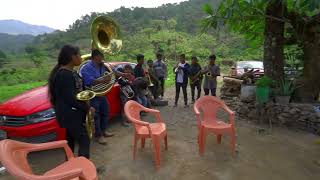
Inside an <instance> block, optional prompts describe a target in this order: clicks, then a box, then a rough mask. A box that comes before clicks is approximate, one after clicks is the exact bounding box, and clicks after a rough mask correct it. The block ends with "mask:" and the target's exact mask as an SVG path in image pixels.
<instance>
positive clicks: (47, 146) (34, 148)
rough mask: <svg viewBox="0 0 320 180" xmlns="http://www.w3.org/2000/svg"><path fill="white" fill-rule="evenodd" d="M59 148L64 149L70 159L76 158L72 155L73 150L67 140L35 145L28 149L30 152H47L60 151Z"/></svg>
mask: <svg viewBox="0 0 320 180" xmlns="http://www.w3.org/2000/svg"><path fill="white" fill-rule="evenodd" d="M58 148H64V150H65V152H66V155H67V157H68V159H70V158H74V154H73V153H72V151H71V149H70V148H69V146H68V143H67V141H66V140H61V141H54V142H48V143H40V144H33V145H32V146H31V147H30V149H28V151H29V152H34V151H45V150H50V149H58Z"/></svg>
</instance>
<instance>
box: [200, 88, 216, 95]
mask: <svg viewBox="0 0 320 180" xmlns="http://www.w3.org/2000/svg"><path fill="white" fill-rule="evenodd" d="M216 89H217V88H213V89H203V90H204V95H206V96H207V95H209V91H211V95H212V96H216Z"/></svg>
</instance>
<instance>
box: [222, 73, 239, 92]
mask: <svg viewBox="0 0 320 180" xmlns="http://www.w3.org/2000/svg"><path fill="white" fill-rule="evenodd" d="M242 83H243V80H240V79H237V78H233V77H223V85H222V87H221V90H220V93H221V96H239V95H240V91H241V84H242Z"/></svg>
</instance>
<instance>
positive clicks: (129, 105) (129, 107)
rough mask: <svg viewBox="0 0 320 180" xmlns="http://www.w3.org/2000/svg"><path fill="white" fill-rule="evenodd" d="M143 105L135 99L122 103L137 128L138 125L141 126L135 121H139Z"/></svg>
mask: <svg viewBox="0 0 320 180" xmlns="http://www.w3.org/2000/svg"><path fill="white" fill-rule="evenodd" d="M143 109H144V107H143V106H142V105H141V104H139V103H137V102H136V101H133V100H130V101H128V102H126V104H125V105H124V112H125V114H126V116H127V118H128V119H129V121H131V122H132V123H134V125H135V128H136V130H137V128H138V127H141V125H139V124H137V122H139V121H140V122H141V121H142V120H141V117H140V112H141V111H143Z"/></svg>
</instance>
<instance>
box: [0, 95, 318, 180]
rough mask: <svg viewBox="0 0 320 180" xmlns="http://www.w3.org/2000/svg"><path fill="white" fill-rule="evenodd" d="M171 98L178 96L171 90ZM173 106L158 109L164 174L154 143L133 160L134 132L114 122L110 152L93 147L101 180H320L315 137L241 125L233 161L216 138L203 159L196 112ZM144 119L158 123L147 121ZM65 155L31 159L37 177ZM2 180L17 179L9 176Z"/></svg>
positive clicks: (57, 153) (226, 146)
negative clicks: (164, 142) (164, 135)
mask: <svg viewBox="0 0 320 180" xmlns="http://www.w3.org/2000/svg"><path fill="white" fill-rule="evenodd" d="M166 94H170V95H173V94H174V90H173V89H169V90H168V91H167V92H166ZM167 99H168V100H169V102H170V103H169V106H167V107H160V108H158V109H159V110H160V111H161V115H162V116H163V118H164V119H165V121H166V124H167V128H168V142H169V149H168V151H165V150H164V147H163V146H162V161H161V163H162V164H161V168H160V170H158V171H157V170H156V169H155V166H154V163H153V153H152V146H151V141H150V140H148V141H146V147H145V149H143V150H141V149H140V150H139V151H138V153H137V159H136V160H135V161H133V160H132V142H133V128H132V127H129V128H126V127H122V126H121V125H120V123H118V122H114V123H112V125H111V129H112V131H113V132H115V133H116V136H115V137H112V138H109V139H108V140H109V142H108V143H109V144H108V145H107V146H102V145H99V144H97V143H95V142H93V143H92V146H91V155H92V160H93V162H94V163H95V164H96V165H97V166H104V167H105V169H106V171H105V172H104V173H103V174H101V175H100V176H99V179H103V180H104V179H111V180H126V179H130V180H157V179H159V180H178V179H187V180H200V179H201V180H213V179H216V180H233V179H237V180H270V179H272V180H285V179H290V180H317V179H320V164H319V163H320V162H319V161H320V145H319V144H316V143H315V142H316V141H317V140H319V138H320V137H317V136H315V135H312V134H308V133H305V132H300V131H292V130H287V129H284V128H274V129H273V131H272V132H269V131H268V129H267V128H266V131H265V132H262V133H261V131H260V133H259V131H258V129H261V127H258V126H257V125H255V124H253V123H249V122H246V121H237V122H236V123H237V124H236V127H237V135H238V138H237V141H238V154H237V156H236V157H235V158H233V157H232V156H231V149H230V144H229V138H228V137H226V138H225V137H223V139H222V144H221V145H218V144H217V143H216V140H215V137H214V136H213V135H211V136H209V138H208V139H207V146H206V151H205V154H204V156H203V157H201V156H199V155H198V146H197V141H196V138H197V126H196V120H195V116H194V114H193V110H192V106H190V107H189V108H184V107H183V106H182V98H180V103H181V104H180V106H178V107H176V108H174V107H173V106H172V104H173V103H172V102H173V96H169V97H167ZM144 119H146V120H148V121H153V118H151V117H149V116H146V117H144ZM63 159H64V156H63V154H62V153H61V152H60V151H55V152H44V153H41V154H32V155H30V161H31V162H32V164H33V168H34V169H35V172H37V173H41V172H44V171H45V170H47V169H49V168H51V167H54V166H55V165H57V163H59V162H61V161H63ZM0 179H12V178H10V177H9V176H8V175H5V176H1V175H0Z"/></svg>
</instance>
